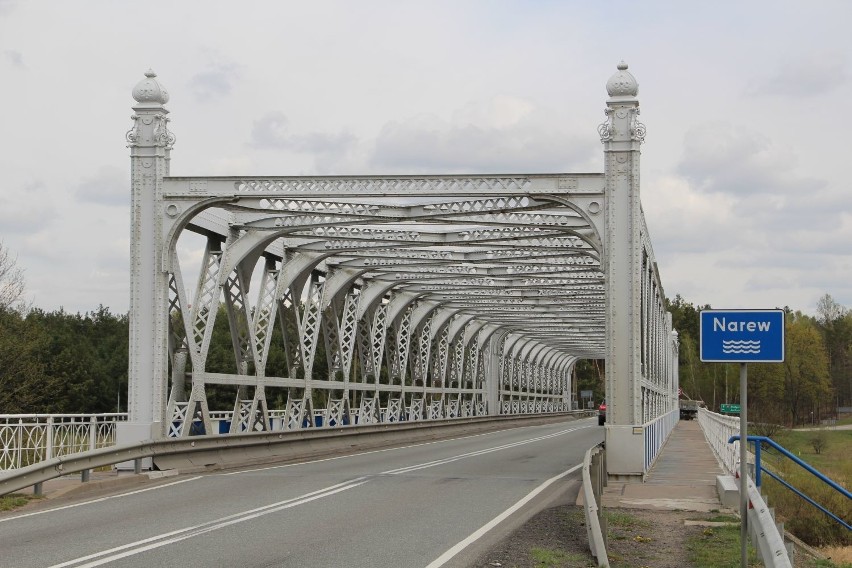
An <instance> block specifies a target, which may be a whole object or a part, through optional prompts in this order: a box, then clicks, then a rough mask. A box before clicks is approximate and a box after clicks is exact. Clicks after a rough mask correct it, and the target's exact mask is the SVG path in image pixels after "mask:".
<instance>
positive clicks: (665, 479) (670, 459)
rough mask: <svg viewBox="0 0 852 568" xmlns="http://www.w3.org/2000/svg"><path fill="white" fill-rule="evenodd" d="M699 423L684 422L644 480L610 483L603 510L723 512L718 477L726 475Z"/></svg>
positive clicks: (676, 428) (605, 492)
mask: <svg viewBox="0 0 852 568" xmlns="http://www.w3.org/2000/svg"><path fill="white" fill-rule="evenodd" d="M723 474H724V472H723V471H722V468H721V466H720V465H719V462H718V461H717V460H716V457H715V456H714V455H713V450H711V449H710V446H709V445H708V444H707V441H706V440H705V438H704V432H703V431H702V430H701V426H699V425H698V421H696V420H681V421H680V422H678V424H677V426H676V427H675V429H674V431H672V434H671V436H670V437H669V439H668V441H667V442H666V445H665V446H663V449H662V451H661V452H660V456H659V457H658V458H657V461H656V462H655V463H654V465H653V467H652V468H651V471H649V472H648V475H647V476H646V477H645V482H644V483H643V482H641V481H638V480H637V481H626V482H625V481H610V482H609V484H608V486H607V487H606V489H605V490H604V494H603V496H602V498H601V501H602V505H603V507H622V508H628V509H630V508H632V509H659V510H682V511H703V512H707V511H712V510H720V509H722V505H721V502H720V501H719V495H718V493H717V492H716V476H717V475H723Z"/></svg>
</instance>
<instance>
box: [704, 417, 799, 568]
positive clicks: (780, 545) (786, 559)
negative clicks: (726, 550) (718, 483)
mask: <svg viewBox="0 0 852 568" xmlns="http://www.w3.org/2000/svg"><path fill="white" fill-rule="evenodd" d="M698 424H700V425H701V429H702V430H704V437H705V438H706V439H707V443H708V444H710V447H711V448H712V449H713V452H714V453H715V454H716V457H717V458H718V459H719V461H720V462H722V464H723V465H724V467H725V469H727V470H728V473H729V474H731V475H735V474H736V472H737V471H739V463H740V460H739V455H740V442H739V441H735V442H733V443H730V444H729V443H728V440H730V439H731V436H733V435H738V434H739V433H740V419H739V418H737V417H732V416H722V415H721V414H716V413H715V412H710V411H709V410H707V409H706V408H699V409H698ZM749 455H750V454H749ZM746 481H747V486H746V487H747V489H748V500H749V503H750V507H749V509H748V522H747V524H748V528H749V536H750V538H751V541H752V543H753V544H754V547H755V549H756V550H757V553H758V555H759V556H760V559H761V560H763V563H764V565H765V566H766V567H767V568H792V563H791V562H790V556H789V553H788V551H787V549H786V548H785V546H784V538H783V530H782V531H779V530H778V526H777V525H776V524H775V520H774V518H773V516H772V515H771V513H770V509H769V507H767V505H766V502H765V501H764V500H763V496H762V495H761V494H760V490H759V489H758V488H757V487H756V486H755V484H754V481H752V479H751V477H750V476H749V478H748V479H747V480H746Z"/></svg>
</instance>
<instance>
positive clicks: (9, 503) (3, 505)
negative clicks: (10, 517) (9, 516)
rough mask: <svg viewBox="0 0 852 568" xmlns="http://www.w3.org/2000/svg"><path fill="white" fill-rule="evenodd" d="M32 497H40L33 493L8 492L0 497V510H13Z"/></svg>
mask: <svg viewBox="0 0 852 568" xmlns="http://www.w3.org/2000/svg"><path fill="white" fill-rule="evenodd" d="M33 499H41V497H37V496H35V495H22V494H20V493H10V494H8V495H4V496H2V497H0V511H14V510H15V509H18V508H20V507H23V506H24V505H26V504H27V503H29V502H30V501H32V500H33Z"/></svg>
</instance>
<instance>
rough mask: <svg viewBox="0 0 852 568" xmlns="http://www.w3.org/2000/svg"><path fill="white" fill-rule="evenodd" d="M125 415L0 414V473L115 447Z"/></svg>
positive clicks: (125, 418)
mask: <svg viewBox="0 0 852 568" xmlns="http://www.w3.org/2000/svg"><path fill="white" fill-rule="evenodd" d="M126 420H127V414H126V413H113V414H0V471H8V470H12V469H19V468H22V467H26V466H28V465H32V464H34V463H38V462H41V461H45V460H49V459H50V458H54V457H58V456H66V455H69V454H76V453H79V452H85V451H88V450H94V449H96V448H103V447H105V446H112V445H113V444H115V425H116V423H118V422H123V421H126Z"/></svg>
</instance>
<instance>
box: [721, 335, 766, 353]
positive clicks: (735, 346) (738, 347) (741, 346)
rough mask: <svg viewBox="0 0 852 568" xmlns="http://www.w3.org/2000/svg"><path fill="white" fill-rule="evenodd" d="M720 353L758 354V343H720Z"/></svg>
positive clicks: (744, 341) (732, 341)
mask: <svg viewBox="0 0 852 568" xmlns="http://www.w3.org/2000/svg"><path fill="white" fill-rule="evenodd" d="M722 353H726V354H728V353H738V354H741V353H752V354H757V353H760V341H746V340H743V341H735V340H733V339H732V340H730V341H724V340H723V341H722Z"/></svg>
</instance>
